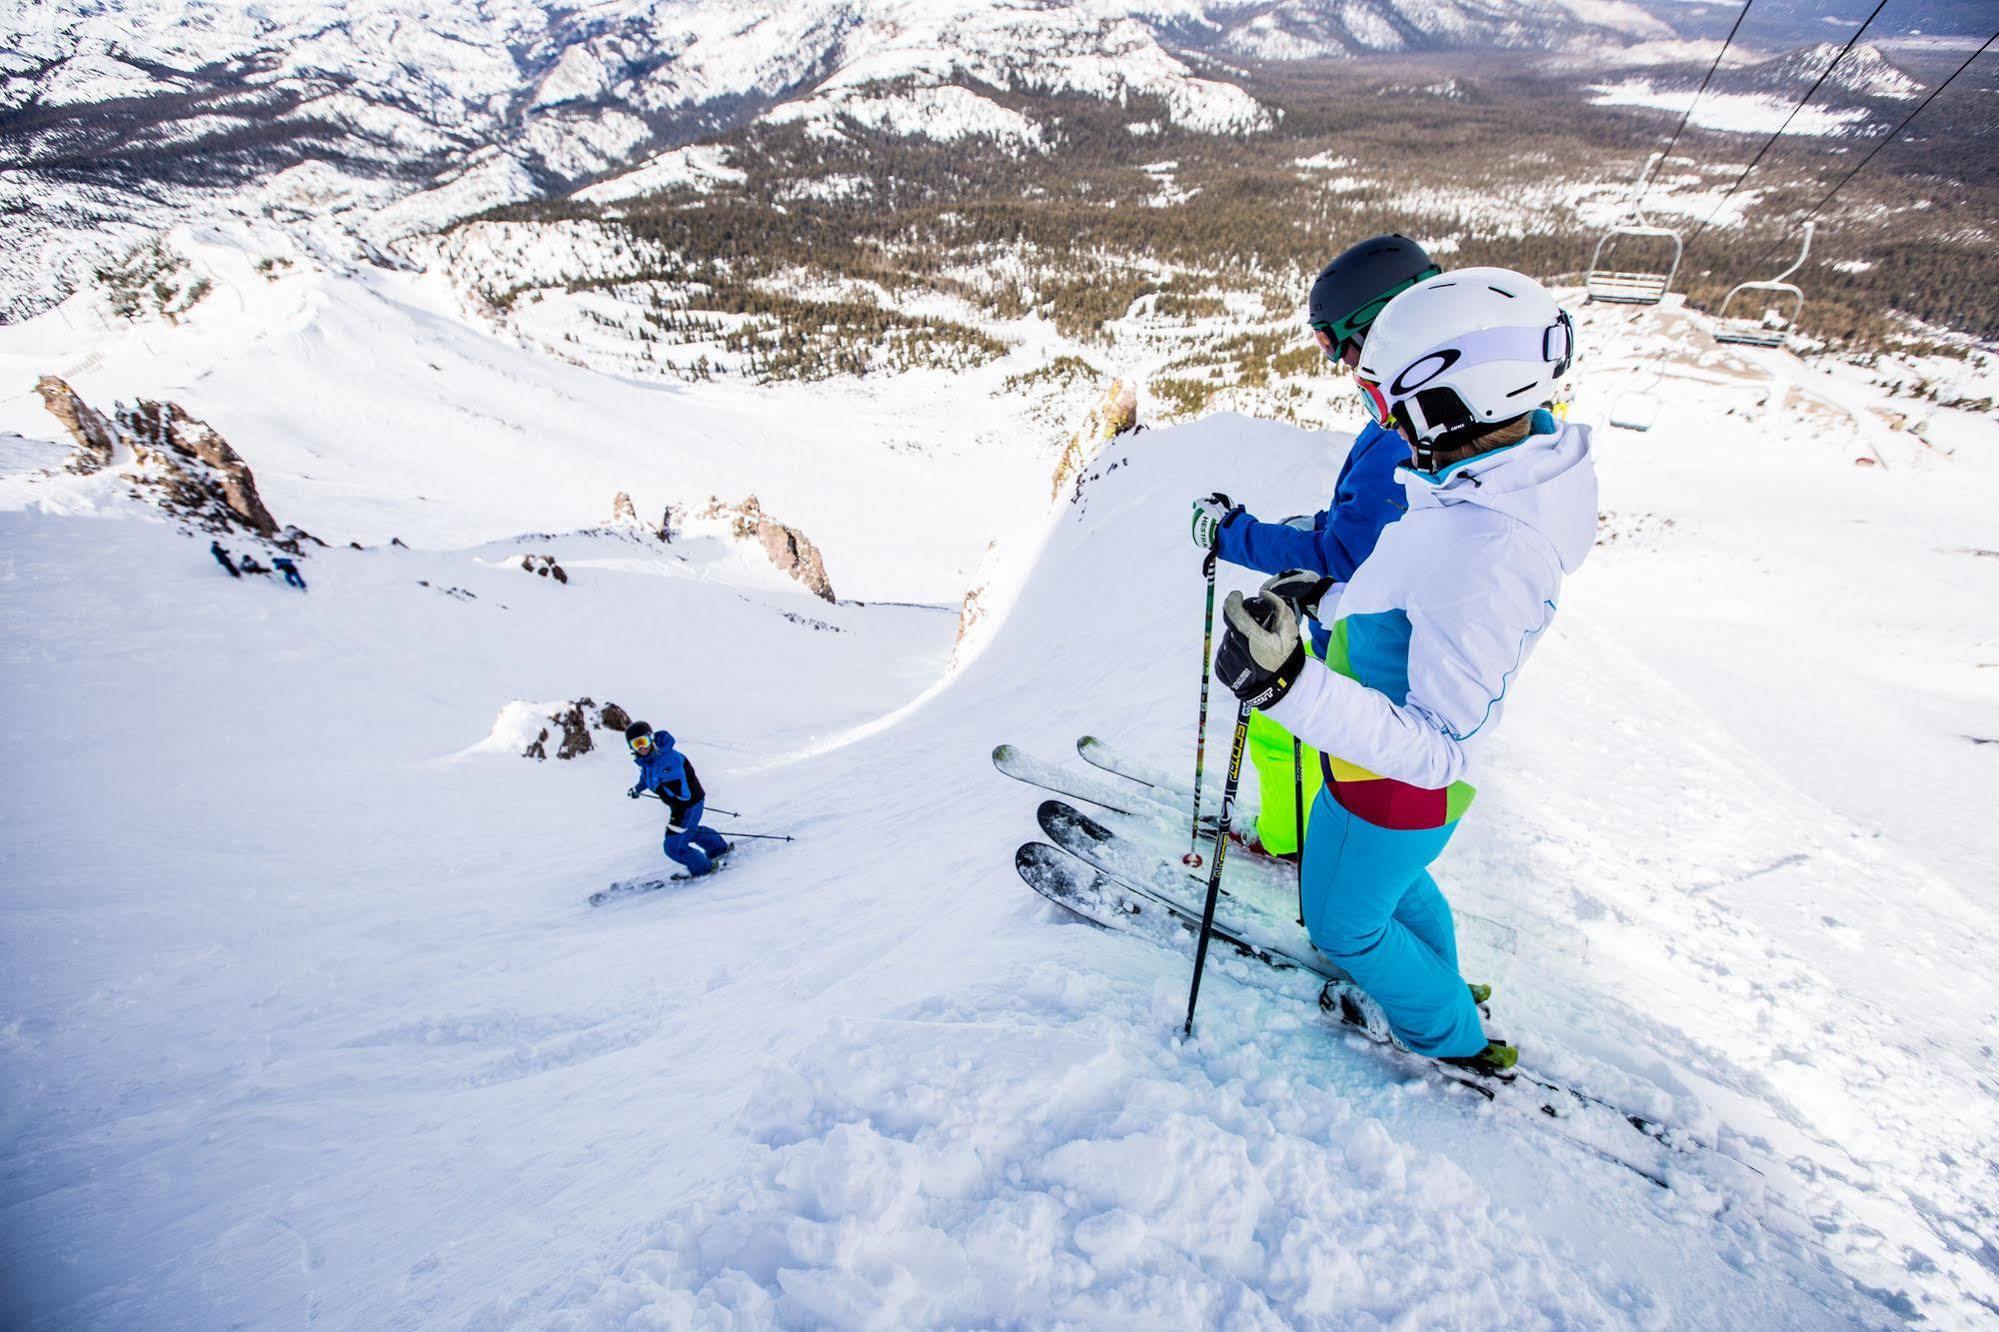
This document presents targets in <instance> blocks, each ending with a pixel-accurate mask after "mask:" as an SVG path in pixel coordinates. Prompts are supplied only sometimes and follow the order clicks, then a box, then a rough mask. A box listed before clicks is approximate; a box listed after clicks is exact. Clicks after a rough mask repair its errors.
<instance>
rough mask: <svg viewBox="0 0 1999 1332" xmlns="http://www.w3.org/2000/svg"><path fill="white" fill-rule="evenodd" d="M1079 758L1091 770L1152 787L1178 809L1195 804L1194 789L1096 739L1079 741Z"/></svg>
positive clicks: (1077, 745)
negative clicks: (1113, 774)
mask: <svg viewBox="0 0 1999 1332" xmlns="http://www.w3.org/2000/svg"><path fill="white" fill-rule="evenodd" d="M1076 754H1077V757H1079V758H1081V759H1082V760H1083V762H1085V763H1087V764H1089V765H1090V766H1091V767H1094V768H1101V769H1103V770H1104V771H1105V772H1110V773H1116V774H1117V775H1118V776H1120V777H1124V778H1127V779H1129V780H1131V781H1134V782H1137V783H1138V784H1139V785H1140V786H1149V787H1151V788H1152V789H1153V790H1154V791H1157V792H1158V793H1159V795H1160V798H1161V799H1164V800H1168V801H1171V802H1172V803H1173V804H1175V805H1190V804H1192V803H1193V800H1194V791H1193V788H1192V787H1189V786H1188V785H1187V784H1186V783H1184V782H1182V781H1180V780H1179V779H1178V778H1176V777H1173V776H1171V775H1169V774H1168V773H1166V772H1164V771H1162V770H1160V769H1158V768H1155V767H1152V766H1150V765H1149V764H1144V763H1140V762H1138V761H1137V760H1135V759H1131V758H1127V757H1126V756H1125V755H1124V754H1123V753H1122V752H1121V751H1119V750H1118V749H1117V747H1116V746H1114V745H1112V744H1110V743H1109V742H1107V741H1104V740H1099V739H1098V738H1097V737H1096V736H1094V735H1085V736H1081V737H1079V738H1078V739H1077V741H1076Z"/></svg>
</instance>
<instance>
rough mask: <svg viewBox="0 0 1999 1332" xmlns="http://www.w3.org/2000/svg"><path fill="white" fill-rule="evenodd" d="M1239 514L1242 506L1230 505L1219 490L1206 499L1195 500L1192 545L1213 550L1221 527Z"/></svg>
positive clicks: (1220, 533)
mask: <svg viewBox="0 0 1999 1332" xmlns="http://www.w3.org/2000/svg"><path fill="white" fill-rule="evenodd" d="M1241 512H1242V506H1241V505H1240V504H1235V503H1232V502H1231V501H1230V499H1229V497H1228V496H1227V495H1224V494H1222V492H1221V491H1219V490H1217V491H1216V492H1215V493H1214V494H1212V495H1210V496H1208V497H1207V498H1206V499H1197V500H1195V501H1194V526H1193V532H1194V544H1195V545H1197V546H1199V547H1200V548H1201V549H1202V550H1213V549H1214V548H1215V542H1216V541H1218V540H1220V539H1221V535H1222V527H1223V526H1224V525H1225V524H1226V523H1227V522H1228V520H1229V519H1231V518H1233V517H1235V516H1236V515H1237V514H1239V513H1241Z"/></svg>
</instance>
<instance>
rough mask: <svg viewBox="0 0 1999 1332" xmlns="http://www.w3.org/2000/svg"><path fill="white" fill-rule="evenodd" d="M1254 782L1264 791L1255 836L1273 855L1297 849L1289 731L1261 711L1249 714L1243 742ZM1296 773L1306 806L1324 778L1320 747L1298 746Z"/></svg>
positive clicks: (1296, 825) (1295, 805)
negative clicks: (1302, 787)
mask: <svg viewBox="0 0 1999 1332" xmlns="http://www.w3.org/2000/svg"><path fill="white" fill-rule="evenodd" d="M1246 748H1247V749H1248V750H1249V761H1250V763H1251V764H1253V765H1254V766H1255V768H1256V782H1257V785H1258V787H1260V788H1261V789H1262V792H1263V809H1262V812H1260V813H1259V814H1258V815H1257V816H1256V839H1257V840H1258V841H1259V842H1261V843H1263V849H1264V850H1265V851H1268V852H1269V853H1270V854H1271V855H1273V856H1288V855H1290V854H1291V853H1292V852H1294V851H1296V850H1297V849H1298V803H1297V798H1296V795H1295V788H1294V787H1293V786H1292V777H1291V733H1290V732H1289V731H1287V730H1285V729H1284V728H1283V727H1282V726H1279V725H1278V724H1277V723H1276V722H1274V721H1272V720H1270V718H1268V717H1266V716H1264V715H1263V714H1262V713H1260V712H1252V713H1250V714H1249V736H1248V738H1247V742H1246ZM1299 776H1300V778H1301V779H1302V780H1303V782H1304V789H1305V808H1306V809H1307V810H1310V809H1311V808H1312V798H1313V797H1314V796H1316V795H1318V794H1319V788H1320V787H1321V786H1324V785H1325V783H1326V779H1325V777H1324V776H1323V775H1321V773H1320V771H1319V751H1318V750H1316V749H1314V748H1312V747H1311V746H1310V745H1301V746H1299Z"/></svg>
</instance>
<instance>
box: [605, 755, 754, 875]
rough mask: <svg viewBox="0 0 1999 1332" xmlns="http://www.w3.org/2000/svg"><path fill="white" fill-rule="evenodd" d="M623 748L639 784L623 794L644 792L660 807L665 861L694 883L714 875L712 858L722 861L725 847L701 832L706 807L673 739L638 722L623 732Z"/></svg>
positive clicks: (709, 830)
mask: <svg viewBox="0 0 1999 1332" xmlns="http://www.w3.org/2000/svg"><path fill="white" fill-rule="evenodd" d="M625 744H626V745H627V746H629V747H630V748H631V751H632V762H634V763H636V764H638V765H639V780H638V782H637V783H636V784H635V785H634V786H633V787H632V789H631V790H629V791H627V792H625V794H626V795H628V796H630V797H631V798H632V799H634V800H637V799H638V798H639V797H640V796H642V795H644V794H645V793H646V792H648V791H650V792H652V793H653V794H654V795H656V796H658V797H659V798H660V799H661V800H664V801H665V802H666V839H665V841H664V842H663V843H662V846H663V848H664V850H665V851H666V858H667V859H668V860H671V861H673V862H674V863H675V864H676V865H680V866H682V867H683V868H685V869H686V870H687V877H688V878H690V879H698V878H700V877H701V876H702V875H704V874H712V873H714V872H715V857H717V856H721V855H726V854H727V853H728V851H729V843H728V842H726V841H724V840H723V838H722V834H720V833H718V832H716V831H715V830H714V829H713V828H704V827H702V826H701V813H702V810H703V809H704V808H705V807H706V805H707V801H708V793H707V791H705V790H703V789H702V786H701V779H700V778H699V777H697V776H695V774H694V765H693V764H692V763H689V762H688V761H687V760H686V758H684V757H683V756H682V755H681V753H680V751H679V750H677V749H675V748H674V747H673V736H672V735H671V734H670V733H669V732H666V731H655V730H653V728H652V727H650V726H648V725H646V724H645V723H644V722H642V721H635V722H633V723H632V724H631V725H630V726H627V727H626V728H625Z"/></svg>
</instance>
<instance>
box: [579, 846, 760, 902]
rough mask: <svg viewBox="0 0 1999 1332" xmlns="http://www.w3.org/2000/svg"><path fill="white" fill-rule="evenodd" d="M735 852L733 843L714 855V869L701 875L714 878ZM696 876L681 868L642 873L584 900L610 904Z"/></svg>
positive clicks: (622, 880) (655, 891)
mask: <svg viewBox="0 0 1999 1332" xmlns="http://www.w3.org/2000/svg"><path fill="white" fill-rule="evenodd" d="M735 853H736V848H735V846H734V845H731V846H730V847H729V849H728V850H726V851H724V852H722V853H721V854H720V855H718V856H714V857H712V859H713V860H714V862H715V868H714V870H713V871H712V872H711V873H708V874H703V875H701V876H700V877H701V878H703V879H712V878H714V877H715V875H717V874H720V873H721V872H722V871H723V870H725V869H727V868H728V867H729V864H730V858H731V857H732V856H734V855H735ZM695 877H696V876H694V875H692V874H689V873H688V872H687V871H685V870H681V871H679V872H678V873H675V874H642V875H640V876H639V877H637V878H635V879H620V880H618V881H617V882H616V883H613V884H612V885H611V886H610V887H608V888H599V889H598V890H597V891H596V892H594V893H592V894H590V896H589V897H587V898H585V899H584V901H586V902H587V903H589V904H590V905H591V906H593V907H600V906H608V905H609V904H611V903H612V902H622V901H624V900H625V899H627V898H631V897H644V896H645V895H646V894H648V893H658V892H664V891H666V890H667V889H669V888H672V887H673V886H674V885H675V884H681V883H692V882H693V881H694V879H695Z"/></svg>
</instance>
